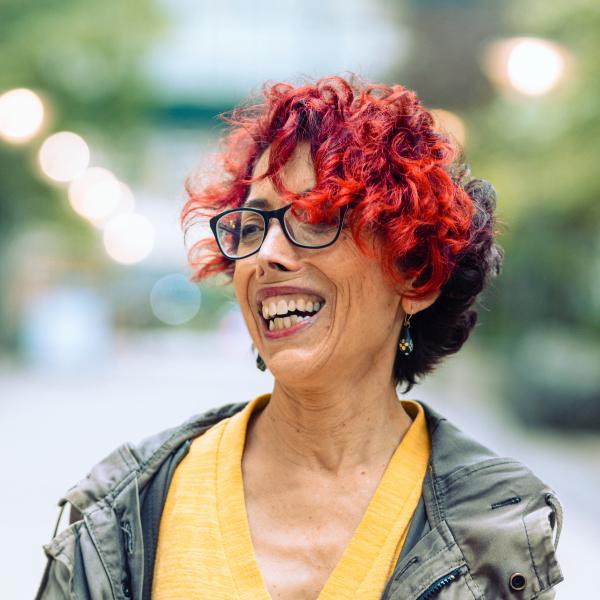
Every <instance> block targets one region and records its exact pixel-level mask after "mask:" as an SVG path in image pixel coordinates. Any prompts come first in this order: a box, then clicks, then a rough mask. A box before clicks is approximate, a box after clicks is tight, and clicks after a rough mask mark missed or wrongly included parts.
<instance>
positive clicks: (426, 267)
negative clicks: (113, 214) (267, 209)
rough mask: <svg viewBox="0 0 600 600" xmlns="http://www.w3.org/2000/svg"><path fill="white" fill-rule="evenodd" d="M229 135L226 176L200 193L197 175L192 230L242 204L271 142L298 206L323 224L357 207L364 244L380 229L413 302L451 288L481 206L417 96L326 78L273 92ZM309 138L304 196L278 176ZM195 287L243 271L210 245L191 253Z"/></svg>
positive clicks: (243, 114)
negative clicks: (309, 175) (309, 184)
mask: <svg viewBox="0 0 600 600" xmlns="http://www.w3.org/2000/svg"><path fill="white" fill-rule="evenodd" d="M223 118H224V119H225V121H226V122H227V123H228V124H229V126H230V128H229V131H228V132H227V134H226V136H225V137H224V139H223V141H224V151H223V153H222V155H221V160H222V171H223V172H222V177H221V178H220V180H219V181H218V182H216V183H212V184H210V185H206V186H204V187H202V188H200V189H195V187H196V186H195V185H194V182H193V181H192V179H189V180H188V182H187V184H186V189H187V193H188V199H187V202H186V203H185V206H184V208H183V211H182V216H181V218H182V225H183V227H184V229H186V230H187V229H188V228H189V227H191V226H192V225H193V224H195V223H196V222H197V221H198V220H199V219H202V220H204V219H206V218H208V217H209V216H212V215H214V214H216V213H218V212H220V211H222V210H225V209H227V208H233V207H237V206H240V205H241V204H242V203H243V201H244V199H245V197H246V195H247V193H248V189H249V186H250V184H251V182H252V181H253V180H252V170H253V168H254V165H255V164H256V162H257V160H258V158H259V157H260V155H261V154H262V153H263V152H264V150H265V149H266V148H267V147H269V146H270V147H271V152H270V160H269V166H268V170H267V172H266V173H265V174H264V175H263V177H270V178H271V179H272V181H273V184H274V185H275V187H276V188H277V189H278V190H279V191H280V192H281V193H282V194H283V195H284V197H286V198H287V199H289V201H290V202H293V203H296V204H297V205H298V206H301V207H302V208H304V209H307V210H308V211H309V214H310V215H311V216H313V217H314V218H318V217H319V216H320V215H322V214H324V213H325V214H326V213H327V212H328V211H332V210H337V209H338V208H339V207H340V206H343V205H348V206H349V207H350V209H351V210H349V211H348V213H347V215H346V223H348V224H349V226H350V228H351V231H352V235H353V237H354V240H355V241H356V243H357V244H358V246H359V248H360V249H361V251H363V252H365V253H368V252H369V250H368V244H366V243H365V239H364V238H363V235H364V234H365V233H367V232H374V233H377V234H378V235H379V236H380V238H381V240H382V241H383V244H382V249H383V250H382V252H383V254H382V257H381V260H382V263H383V268H384V271H385V272H386V273H387V274H388V275H389V276H390V277H391V278H392V280H395V281H397V282H399V283H402V282H403V280H404V278H409V279H411V278H413V277H414V278H415V283H414V289H413V291H412V292H411V293H408V294H407V296H408V297H412V298H422V297H424V296H427V295H428V294H429V293H431V292H434V291H436V290H438V289H439V288H441V287H442V286H443V285H444V284H445V283H446V282H447V281H448V279H449V278H450V275H451V273H452V270H453V268H454V266H455V265H456V263H457V260H458V258H459V257H460V254H461V252H463V251H464V250H465V249H466V248H467V247H468V245H469V243H470V241H471V237H472V216H473V210H474V208H473V202H472V200H471V198H470V197H469V195H468V194H467V193H466V192H465V191H464V190H463V189H462V188H461V187H460V185H458V183H456V182H455V180H454V179H453V178H452V177H451V175H450V170H449V167H450V166H451V165H453V164H454V163H455V162H456V161H457V159H458V158H459V154H460V149H459V147H458V146H457V145H456V143H455V142H454V141H452V139H451V138H449V137H448V136H447V135H445V134H444V133H442V132H441V131H439V130H437V129H436V127H434V121H433V117H432V115H431V113H430V112H428V111H427V110H426V109H425V108H424V107H423V106H422V105H421V104H420V102H419V100H418V98H417V96H416V94H415V93H414V92H412V91H410V90H407V89H406V88H404V87H402V86H401V85H392V86H387V85H378V84H371V83H360V82H356V81H353V82H351V83H349V82H348V81H346V80H344V79H342V78H341V77H327V78H324V79H320V80H318V81H316V82H315V83H310V84H304V85H300V86H294V85H291V84H288V83H277V84H274V85H271V86H265V88H264V89H263V101H262V102H261V103H259V104H255V105H251V106H245V107H240V108H237V109H235V110H233V111H232V113H231V114H230V115H229V116H225V117H223ZM299 141H308V142H309V143H310V147H311V155H312V159H313V163H314V168H315V174H316V185H315V187H314V188H313V190H311V191H310V192H308V193H305V194H303V195H298V194H293V193H291V192H289V191H288V190H285V188H284V187H283V185H282V183H281V181H280V179H279V177H278V174H279V172H280V170H281V168H282V166H283V165H284V164H285V163H286V161H287V160H288V159H289V158H290V156H291V154H292V152H293V150H294V148H295V147H296V144H297V143H298V142H299ZM189 261H190V265H191V266H192V268H193V269H194V280H196V281H199V280H201V279H203V278H205V277H207V276H209V275H212V274H215V273H221V272H225V273H228V274H229V275H231V274H232V272H233V261H230V260H228V259H226V258H225V257H224V256H222V255H221V253H220V252H219V250H218V248H217V245H216V243H215V241H214V240H212V239H210V240H208V239H204V240H201V241H199V242H197V243H196V244H194V245H193V246H192V247H191V248H190V250H189Z"/></svg>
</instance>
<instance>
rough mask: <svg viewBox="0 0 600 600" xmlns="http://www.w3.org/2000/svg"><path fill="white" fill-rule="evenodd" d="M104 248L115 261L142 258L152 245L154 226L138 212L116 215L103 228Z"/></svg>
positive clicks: (124, 262) (133, 261)
mask: <svg viewBox="0 0 600 600" xmlns="http://www.w3.org/2000/svg"><path fill="white" fill-rule="evenodd" d="M103 241H104V248H105V249H106V252H107V254H108V255H109V256H110V257H111V258H112V259H113V260H115V261H117V262H119V263H123V264H134V263H137V262H140V261H142V260H144V259H145V258H146V257H147V256H148V255H149V254H150V252H152V248H153V247H154V227H153V226H152V223H150V221H149V220H148V219H147V218H146V217H144V216H142V215H139V214H136V213H131V214H124V215H118V216H116V217H114V218H113V219H111V220H110V221H109V222H108V223H107V224H106V227H105V228H104V235H103Z"/></svg>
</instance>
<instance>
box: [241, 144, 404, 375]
mask: <svg viewBox="0 0 600 600" xmlns="http://www.w3.org/2000/svg"><path fill="white" fill-rule="evenodd" d="M267 161H268V150H267V151H266V152H265V153H264V154H263V155H262V156H261V158H260V160H259V161H258V163H257V165H256V167H255V169H254V176H257V175H260V174H262V173H264V172H265V171H266V169H267ZM281 176H282V181H283V183H284V185H285V186H286V187H287V189H289V190H290V191H292V192H295V193H301V192H304V191H306V190H308V189H311V188H312V187H313V186H314V185H315V173H314V168H313V165H312V160H311V157H310V147H309V145H308V143H300V144H298V146H297V147H296V150H295V152H294V153H293V155H292V157H291V158H290V160H289V161H288V162H287V164H286V165H285V167H284V169H283V171H282V173H281ZM286 203H287V202H286V201H285V200H284V199H283V198H282V197H281V196H280V194H279V193H278V192H277V190H276V189H275V188H274V186H273V184H272V183H271V181H270V180H269V179H268V178H267V179H264V180H261V181H258V182H255V183H253V184H252V186H251V188H250V191H249V194H248V199H247V201H246V205H251V206H256V207H259V208H265V209H271V210H272V209H276V208H279V207H281V206H283V205H284V204H286ZM373 243H375V241H374V240H373ZM233 281H234V286H235V292H236V296H237V299H238V302H239V305H240V307H241V310H242V314H243V315H244V319H245V322H246V325H247V327H248V330H249V332H250V335H251V337H252V340H253V341H254V344H255V346H256V348H257V349H258V351H259V353H260V355H261V356H262V358H263V359H264V361H265V362H266V364H267V366H268V367H269V369H270V370H271V372H272V373H273V375H274V376H275V378H276V379H277V380H278V381H279V382H281V383H287V384H293V383H295V382H296V383H301V384H303V385H306V384H307V382H314V383H315V384H318V382H319V380H321V379H323V380H331V379H332V376H334V377H333V378H334V379H335V378H338V377H346V376H348V375H354V376H358V375H360V373H362V372H364V371H366V370H369V369H373V368H377V369H381V368H382V365H386V370H387V365H389V377H390V379H391V377H392V363H393V360H394V357H395V354H396V348H397V341H398V337H399V333H400V327H401V324H402V318H403V316H404V312H403V310H402V304H401V296H400V294H399V293H398V291H397V290H395V289H394V288H393V287H392V286H391V285H390V284H389V282H388V281H387V280H386V279H385V277H384V274H383V271H382V269H381V267H380V265H379V263H378V262H377V261H376V260H374V259H371V258H367V257H366V256H365V255H364V254H362V253H361V252H360V251H359V249H358V248H357V246H356V244H355V242H354V240H353V238H352V235H351V234H350V232H349V231H348V230H347V229H343V230H342V232H341V234H340V237H339V239H338V240H337V241H336V242H335V243H334V244H333V245H331V246H329V247H326V248H321V249H308V248H299V247H297V246H295V245H293V244H292V243H291V242H289V241H288V240H287V239H286V237H285V235H284V233H283V231H282V230H281V228H280V225H279V223H278V222H277V221H276V220H275V219H273V220H271V222H270V225H269V229H268V233H267V236H266V238H265V240H264V242H263V244H262V246H261V248H260V251H259V252H257V253H256V254H254V255H252V256H249V257H248V258H244V259H241V260H238V261H236V263H235V271H234V277H233ZM382 361H383V362H382Z"/></svg>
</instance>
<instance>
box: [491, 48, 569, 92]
mask: <svg viewBox="0 0 600 600" xmlns="http://www.w3.org/2000/svg"><path fill="white" fill-rule="evenodd" d="M568 58H569V55H568V53H567V51H566V50H565V49H564V48H562V47H561V46H559V45H558V44H556V43H554V42H550V41H548V40H544V39H541V38H532V37H519V38H509V39H505V40H500V41H498V42H494V43H492V44H491V45H490V46H489V47H488V50H487V52H486V54H485V56H484V69H485V72H486V73H487V75H488V76H489V77H490V79H492V81H494V82H495V83H496V84H497V85H498V86H500V87H502V88H505V89H510V90H514V91H517V92H518V93H520V94H523V95H525V96H541V95H543V94H547V93H548V92H550V91H551V90H552V89H554V88H555V87H556V86H557V85H558V84H559V83H560V82H561V81H562V80H563V79H564V77H565V75H566V72H567V65H568Z"/></svg>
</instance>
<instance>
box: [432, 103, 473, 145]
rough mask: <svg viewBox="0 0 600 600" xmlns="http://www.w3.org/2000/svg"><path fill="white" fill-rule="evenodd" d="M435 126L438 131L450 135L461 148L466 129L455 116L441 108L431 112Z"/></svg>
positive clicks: (462, 122)
mask: <svg viewBox="0 0 600 600" xmlns="http://www.w3.org/2000/svg"><path fill="white" fill-rule="evenodd" d="M431 114H432V115H433V120H434V123H435V126H436V128H437V129H439V130H440V131H443V132H445V133H448V134H450V135H451V136H452V137H453V138H454V139H455V140H456V141H457V142H458V143H459V144H460V145H461V146H464V144H465V141H466V138H467V128H466V125H465V123H464V121H463V120H462V119H461V118H460V117H459V116H458V115H457V114H456V113H453V112H451V111H449V110H444V109H443V108H434V109H432V110H431Z"/></svg>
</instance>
